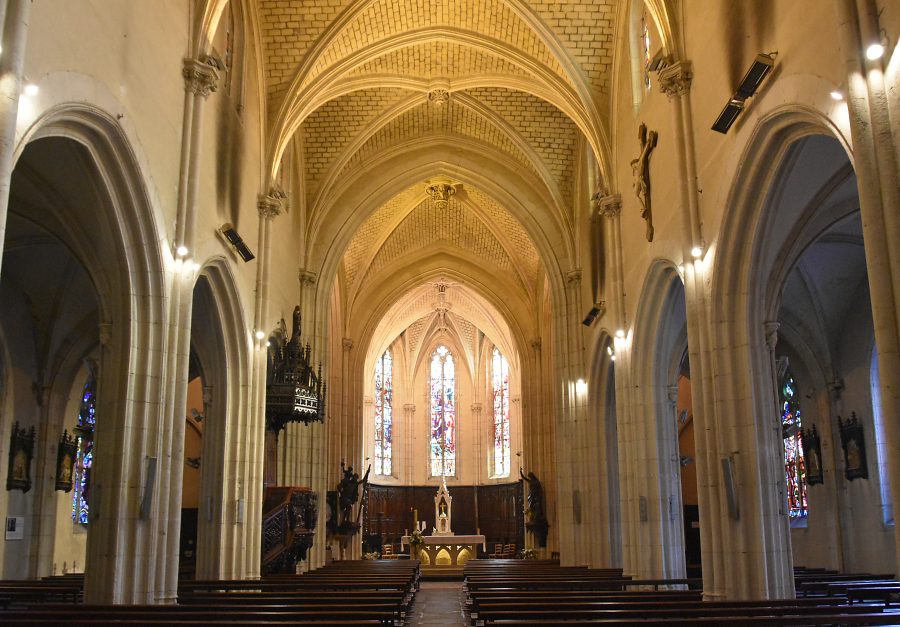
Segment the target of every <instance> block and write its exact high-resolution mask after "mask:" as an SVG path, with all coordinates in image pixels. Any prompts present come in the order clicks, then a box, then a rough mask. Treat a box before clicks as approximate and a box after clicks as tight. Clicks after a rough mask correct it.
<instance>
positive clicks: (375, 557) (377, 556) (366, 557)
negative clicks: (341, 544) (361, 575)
mask: <svg viewBox="0 0 900 627" xmlns="http://www.w3.org/2000/svg"><path fill="white" fill-rule="evenodd" d="M362 558H363V559H364V560H379V559H381V553H379V552H378V551H372V552H371V553H363V556H362Z"/></svg>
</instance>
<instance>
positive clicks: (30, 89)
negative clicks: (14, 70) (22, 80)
mask: <svg viewBox="0 0 900 627" xmlns="http://www.w3.org/2000/svg"><path fill="white" fill-rule="evenodd" d="M23 91H24V92H25V95H26V96H29V97H30V96H37V93H38V86H37V85H35V84H34V83H28V84H27V85H25V89H24V90H23Z"/></svg>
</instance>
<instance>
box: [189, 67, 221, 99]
mask: <svg viewBox="0 0 900 627" xmlns="http://www.w3.org/2000/svg"><path fill="white" fill-rule="evenodd" d="M181 75H182V77H184V89H185V90H186V91H189V92H190V93H192V94H194V95H195V96H203V97H204V98H206V97H207V96H209V95H210V94H211V93H212V92H214V91H216V89H217V87H218V84H219V72H218V71H217V70H216V67H215V66H214V65H212V64H210V63H209V61H201V60H199V59H185V60H184V66H183V67H182V68H181Z"/></svg>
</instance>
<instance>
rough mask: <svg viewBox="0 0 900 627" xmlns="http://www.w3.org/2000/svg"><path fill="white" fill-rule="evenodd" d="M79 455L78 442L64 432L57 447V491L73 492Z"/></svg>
mask: <svg viewBox="0 0 900 627" xmlns="http://www.w3.org/2000/svg"><path fill="white" fill-rule="evenodd" d="M77 455H78V440H76V439H75V436H73V435H69V433H68V431H65V430H63V433H62V436H61V437H60V438H59V444H58V445H57V447H56V485H55V487H54V489H55V490H62V491H63V492H71V491H72V478H73V476H74V474H75V457H76V456H77Z"/></svg>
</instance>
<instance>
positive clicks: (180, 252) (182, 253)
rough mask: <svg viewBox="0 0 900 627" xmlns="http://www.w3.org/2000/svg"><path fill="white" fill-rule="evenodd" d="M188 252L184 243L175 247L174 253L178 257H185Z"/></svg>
mask: <svg viewBox="0 0 900 627" xmlns="http://www.w3.org/2000/svg"><path fill="white" fill-rule="evenodd" d="M188 252H190V251H188V248H187V246H185V245H184V244H182V245H181V246H179V247H178V248H176V249H175V254H176V255H178V256H179V257H187V254H188Z"/></svg>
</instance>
